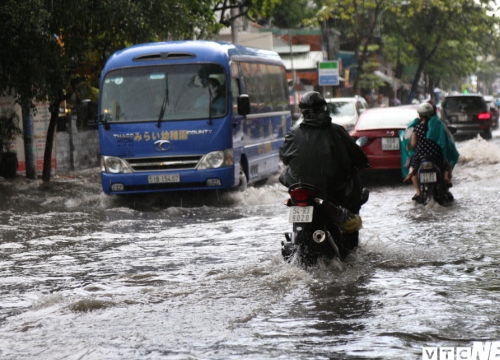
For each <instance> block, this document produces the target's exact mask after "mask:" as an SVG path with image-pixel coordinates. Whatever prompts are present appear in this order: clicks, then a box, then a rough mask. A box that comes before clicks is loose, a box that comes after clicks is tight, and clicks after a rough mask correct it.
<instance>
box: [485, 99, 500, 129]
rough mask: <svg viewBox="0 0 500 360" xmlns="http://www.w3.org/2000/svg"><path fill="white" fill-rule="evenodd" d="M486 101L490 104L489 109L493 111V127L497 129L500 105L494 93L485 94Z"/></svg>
mask: <svg viewBox="0 0 500 360" xmlns="http://www.w3.org/2000/svg"><path fill="white" fill-rule="evenodd" d="M483 98H484V101H486V105H487V106H488V109H490V113H491V128H492V129H496V128H498V115H499V114H498V105H497V103H496V100H495V97H493V96H492V95H484V96H483Z"/></svg>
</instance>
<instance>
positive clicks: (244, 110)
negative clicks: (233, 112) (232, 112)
mask: <svg viewBox="0 0 500 360" xmlns="http://www.w3.org/2000/svg"><path fill="white" fill-rule="evenodd" d="M238 114H239V115H248V114H250V97H249V96H248V94H241V95H240V96H238Z"/></svg>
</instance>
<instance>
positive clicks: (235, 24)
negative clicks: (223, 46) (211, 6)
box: [231, 7, 240, 44]
mask: <svg viewBox="0 0 500 360" xmlns="http://www.w3.org/2000/svg"><path fill="white" fill-rule="evenodd" d="M239 14H240V9H239V8H238V7H235V8H232V9H231V17H232V18H233V21H232V23H231V41H232V42H233V44H237V43H238V41H239V39H238V32H239V30H240V18H239V16H238V15H239Z"/></svg>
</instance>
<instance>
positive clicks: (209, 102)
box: [207, 85, 213, 125]
mask: <svg viewBox="0 0 500 360" xmlns="http://www.w3.org/2000/svg"><path fill="white" fill-rule="evenodd" d="M207 88H208V125H212V101H213V95H212V90H211V89H210V85H207Z"/></svg>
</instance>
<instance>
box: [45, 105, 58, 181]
mask: <svg viewBox="0 0 500 360" xmlns="http://www.w3.org/2000/svg"><path fill="white" fill-rule="evenodd" d="M60 103H61V101H60V100H59V101H55V102H53V103H52V104H51V106H50V121H49V128H48V130H47V140H46V141H45V152H44V154H43V173H42V181H43V182H44V183H48V182H50V172H51V170H52V148H53V144H54V134H55V130H56V125H57V119H58V118H59V104H60Z"/></svg>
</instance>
